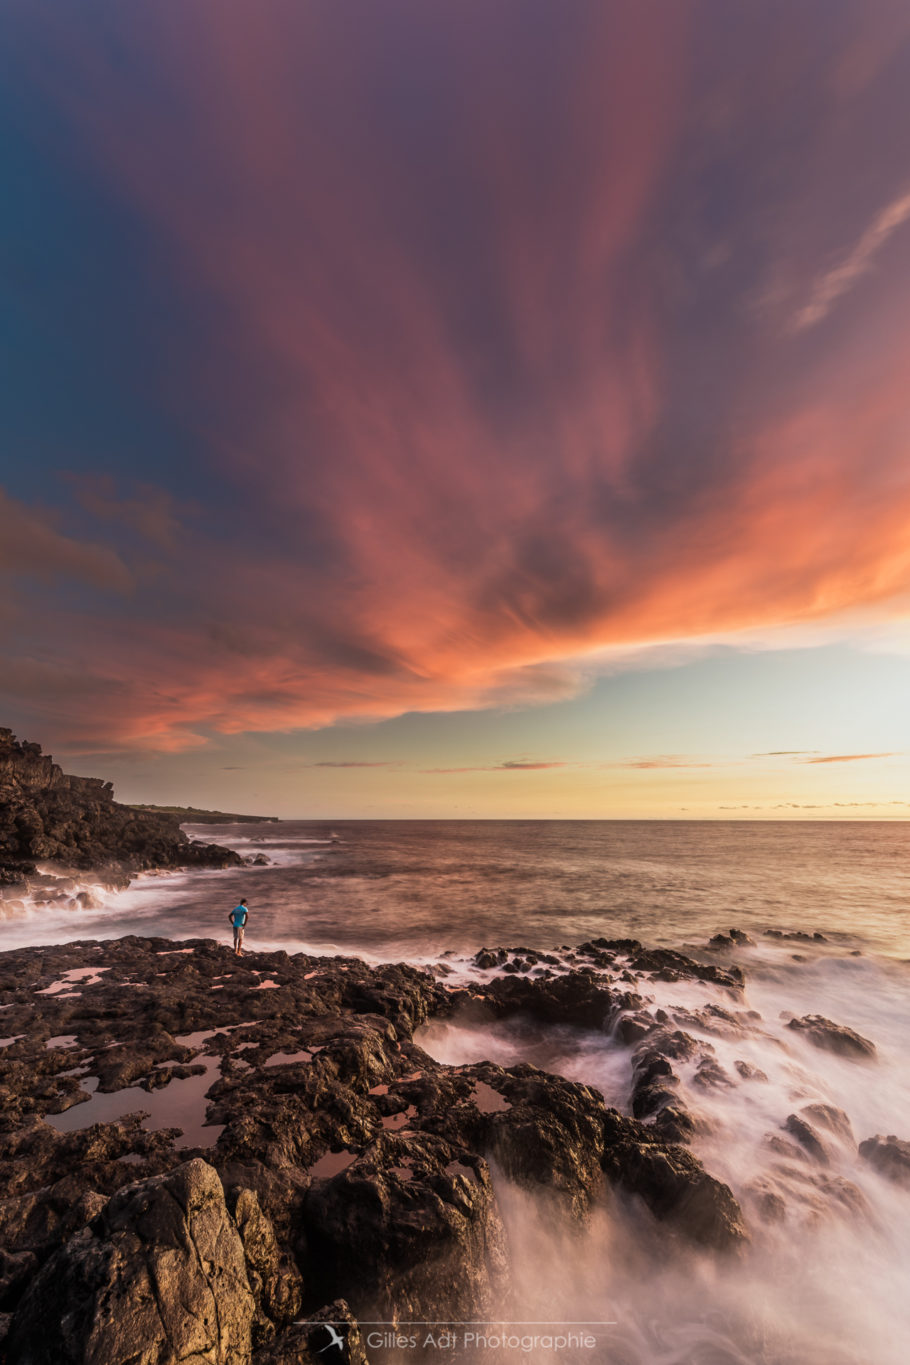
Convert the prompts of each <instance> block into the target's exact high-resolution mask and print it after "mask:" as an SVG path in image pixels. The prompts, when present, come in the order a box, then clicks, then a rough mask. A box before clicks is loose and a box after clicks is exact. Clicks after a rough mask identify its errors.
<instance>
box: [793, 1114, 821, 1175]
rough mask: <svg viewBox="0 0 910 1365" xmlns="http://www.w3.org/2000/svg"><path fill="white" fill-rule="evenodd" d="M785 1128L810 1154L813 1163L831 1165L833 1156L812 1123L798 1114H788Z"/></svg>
mask: <svg viewBox="0 0 910 1365" xmlns="http://www.w3.org/2000/svg"><path fill="white" fill-rule="evenodd" d="M784 1127H785V1128H786V1130H787V1132H788V1133H790V1134H791V1135H792V1136H793V1137H795V1138H796V1141H797V1142H798V1143H799V1145H800V1146H801V1147H802V1148H803V1149H804V1151H806V1152H808V1154H809V1156H810V1157H811V1158H812V1160H813V1161H817V1162H818V1164H819V1165H820V1166H830V1165H831V1156H830V1153H829V1152H828V1148H827V1147H826V1146H825V1144H824V1142H822V1140H821V1138H820V1137H819V1135H818V1133H817V1132H816V1131H815V1129H814V1128H813V1127H812V1124H811V1123H807V1122H806V1120H805V1119H803V1118H800V1116H799V1115H798V1114H788V1116H787V1121H786V1123H785V1124H784Z"/></svg>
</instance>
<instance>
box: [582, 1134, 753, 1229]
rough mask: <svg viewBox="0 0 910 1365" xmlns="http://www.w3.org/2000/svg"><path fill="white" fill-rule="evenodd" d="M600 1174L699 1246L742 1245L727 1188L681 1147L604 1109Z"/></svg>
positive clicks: (734, 1205) (742, 1226) (737, 1216)
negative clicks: (640, 1201) (636, 1198)
mask: <svg viewBox="0 0 910 1365" xmlns="http://www.w3.org/2000/svg"><path fill="white" fill-rule="evenodd" d="M604 1136H605V1145H604V1169H605V1170H606V1172H607V1174H608V1175H609V1177H610V1179H611V1180H612V1182H613V1184H614V1185H616V1186H617V1187H618V1188H619V1189H621V1190H624V1191H626V1192H627V1193H629V1194H633V1195H637V1196H638V1197H639V1198H640V1199H641V1200H642V1201H643V1203H644V1204H645V1205H646V1206H647V1207H648V1208H649V1209H650V1211H651V1212H652V1213H653V1214H654V1216H655V1218H657V1219H658V1220H659V1221H661V1222H663V1223H667V1224H668V1225H669V1226H670V1227H672V1228H674V1229H675V1230H677V1231H678V1232H681V1233H682V1234H683V1235H684V1236H685V1237H687V1238H689V1239H690V1240H692V1241H694V1242H696V1243H699V1244H701V1245H703V1246H709V1247H713V1248H715V1249H717V1250H727V1251H729V1250H732V1249H735V1248H736V1247H738V1246H741V1245H742V1244H743V1243H745V1242H746V1241H747V1240H748V1234H747V1232H746V1228H745V1224H744V1223H743V1219H742V1212H741V1210H740V1207H739V1205H738V1204H737V1202H736V1199H735V1198H734V1196H733V1192H732V1191H731V1190H730V1188H729V1186H727V1185H724V1184H723V1183H722V1182H721V1181H720V1180H715V1179H714V1177H713V1176H710V1175H708V1173H707V1171H706V1170H705V1169H704V1167H703V1166H702V1164H701V1162H700V1161H699V1160H698V1159H697V1157H695V1156H693V1154H692V1153H691V1152H690V1151H688V1150H687V1149H686V1148H685V1147H680V1146H674V1145H672V1144H667V1143H666V1142H664V1141H662V1140H661V1139H660V1138H659V1137H658V1136H657V1134H655V1133H654V1131H653V1129H651V1128H649V1127H648V1126H647V1125H646V1124H643V1123H639V1122H637V1121H636V1120H635V1119H626V1118H623V1116H622V1115H621V1114H619V1113H617V1111H616V1110H615V1109H608V1110H607V1112H606V1115H605V1122H604Z"/></svg>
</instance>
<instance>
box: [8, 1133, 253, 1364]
mask: <svg viewBox="0 0 910 1365" xmlns="http://www.w3.org/2000/svg"><path fill="white" fill-rule="evenodd" d="M255 1307H256V1305H255V1302H254V1299H253V1295H252V1293H251V1291H250V1286H249V1281H248V1279H247V1274H246V1268H245V1264H244V1256H243V1244H242V1242H241V1239H240V1236H239V1234H238V1232H237V1229H236V1227H235V1225H234V1223H233V1220H232V1219H231V1216H230V1214H229V1213H228V1211H227V1207H226V1205H225V1200H224V1190H223V1189H222V1186H221V1182H220V1180H219V1179H218V1176H217V1174H216V1173H215V1171H214V1170H213V1169H212V1167H211V1166H209V1165H207V1164H206V1163H205V1162H204V1161H202V1160H200V1159H196V1160H194V1161H190V1162H187V1163H186V1164H185V1165H183V1166H180V1167H178V1168H177V1169H176V1170H175V1171H173V1172H172V1173H171V1174H170V1175H167V1176H160V1177H154V1178H152V1179H150V1180H144V1181H140V1182H138V1183H137V1184H134V1185H127V1186H125V1187H124V1188H123V1189H122V1190H120V1191H119V1192H118V1193H117V1194H116V1195H114V1197H113V1198H112V1199H111V1200H110V1201H109V1202H108V1203H107V1204H106V1205H105V1207H104V1209H103V1210H102V1211H101V1212H100V1213H99V1214H98V1216H97V1217H96V1218H95V1219H94V1220H93V1221H92V1222H91V1223H90V1224H89V1225H88V1226H87V1227H86V1228H83V1230H82V1231H81V1232H78V1233H77V1234H76V1235H75V1236H74V1237H72V1238H71V1239H70V1240H69V1241H68V1242H66V1243H65V1244H64V1245H63V1246H62V1247H60V1248H59V1250H57V1251H56V1252H55V1253H54V1254H53V1255H52V1256H51V1258H50V1260H49V1261H48V1262H47V1263H46V1264H45V1266H44V1267H43V1269H42V1270H41V1271H40V1273H39V1274H38V1275H37V1277H36V1278H35V1280H34V1281H33V1282H32V1285H31V1288H30V1289H29V1290H28V1292H27V1294H26V1295H25V1297H24V1299H23V1300H22V1302H21V1304H20V1306H19V1308H18V1310H17V1312H16V1313H15V1315H14V1317H13V1321H12V1324H11V1327H10V1332H9V1336H8V1338H7V1343H6V1352H7V1356H6V1358H7V1362H8V1365H47V1363H48V1362H50V1361H53V1362H55V1365H83V1362H85V1361H87V1360H90V1361H92V1362H93V1365H123V1362H124V1361H129V1362H130V1363H131V1365H160V1362H162V1361H166V1360H181V1361H190V1360H192V1361H193V1362H198V1365H202V1362H206V1365H247V1362H248V1361H249V1357H250V1350H251V1342H250V1328H251V1324H252V1320H253V1315H254V1312H255Z"/></svg>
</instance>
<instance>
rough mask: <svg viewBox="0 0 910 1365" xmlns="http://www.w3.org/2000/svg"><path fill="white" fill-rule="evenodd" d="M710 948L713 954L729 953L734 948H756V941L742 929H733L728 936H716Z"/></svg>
mask: <svg viewBox="0 0 910 1365" xmlns="http://www.w3.org/2000/svg"><path fill="white" fill-rule="evenodd" d="M708 947H709V948H710V949H711V951H712V952H728V951H729V950H730V949H732V948H754V947H755V939H754V938H752V937H751V936H750V935H749V934H747V933H745V931H744V930H742V929H731V930H730V932H729V933H728V934H723V933H721V934H715V935H714V937H713V938H712V939H711V940H710V941H709V943H708Z"/></svg>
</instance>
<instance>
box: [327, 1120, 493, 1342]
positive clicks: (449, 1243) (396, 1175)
mask: <svg viewBox="0 0 910 1365" xmlns="http://www.w3.org/2000/svg"><path fill="white" fill-rule="evenodd" d="M304 1226H305V1236H306V1254H307V1258H308V1261H309V1262H311V1263H312V1265H313V1273H314V1275H315V1277H316V1278H315V1285H314V1288H315V1290H316V1292H317V1293H321V1294H323V1295H325V1294H326V1292H327V1291H330V1290H331V1289H332V1288H333V1287H336V1288H339V1289H343V1292H344V1297H345V1298H347V1299H348V1300H349V1301H350V1302H352V1303H356V1304H357V1305H358V1313H359V1314H361V1315H362V1314H364V1312H367V1313H369V1315H370V1317H372V1318H384V1319H386V1320H392V1319H393V1318H394V1316H395V1314H401V1315H402V1316H404V1317H405V1318H407V1317H412V1318H418V1319H421V1318H422V1319H427V1320H432V1319H434V1318H444V1317H446V1316H454V1317H456V1318H460V1317H468V1318H470V1317H483V1316H484V1315H485V1314H490V1313H492V1312H493V1311H494V1310H495V1306H496V1303H497V1300H498V1299H499V1297H500V1296H501V1292H502V1288H503V1282H504V1274H505V1264H506V1263H505V1236H504V1233H503V1229H502V1224H501V1221H500V1217H499V1213H498V1210H497V1207H496V1201H495V1198H494V1194H493V1186H492V1182H491V1180H490V1175H489V1171H488V1170H487V1167H486V1163H485V1162H483V1161H479V1160H477V1159H476V1158H472V1157H471V1155H470V1154H468V1153H465V1152H462V1151H460V1150H457V1149H456V1150H453V1149H452V1148H451V1147H450V1145H449V1144H448V1143H446V1142H444V1141H443V1140H441V1139H439V1138H433V1137H432V1136H430V1135H428V1134H427V1135H420V1136H419V1137H418V1136H416V1135H415V1136H413V1137H410V1138H408V1139H403V1138H401V1137H400V1136H397V1135H396V1136H395V1137H393V1136H391V1135H389V1136H387V1137H385V1138H383V1139H380V1141H379V1142H378V1143H376V1144H374V1145H372V1146H371V1147H370V1148H368V1149H367V1151H366V1152H364V1153H363V1154H361V1155H360V1156H359V1157H358V1158H357V1159H356V1160H355V1161H354V1162H353V1163H352V1164H351V1165H350V1166H348V1167H346V1168H345V1169H344V1170H342V1171H340V1172H338V1173H337V1174H335V1175H334V1176H332V1177H329V1178H326V1179H317V1180H315V1181H314V1183H313V1185H312V1187H311V1189H310V1191H309V1193H308V1194H307V1197H306V1202H305V1205H304Z"/></svg>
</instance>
